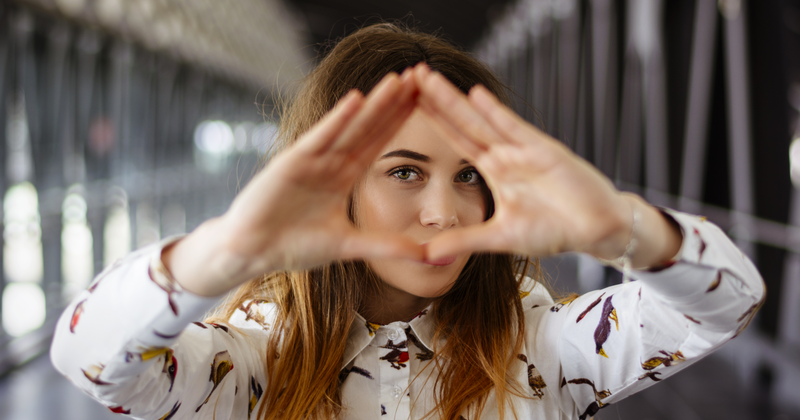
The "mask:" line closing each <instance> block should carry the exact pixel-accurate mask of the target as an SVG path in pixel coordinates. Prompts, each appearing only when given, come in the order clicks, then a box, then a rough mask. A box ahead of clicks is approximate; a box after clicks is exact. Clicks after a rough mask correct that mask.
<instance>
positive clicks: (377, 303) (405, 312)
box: [358, 283, 433, 325]
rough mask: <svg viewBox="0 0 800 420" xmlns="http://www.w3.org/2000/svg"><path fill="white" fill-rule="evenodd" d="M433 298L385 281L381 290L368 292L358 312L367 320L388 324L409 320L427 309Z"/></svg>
mask: <svg viewBox="0 0 800 420" xmlns="http://www.w3.org/2000/svg"><path fill="white" fill-rule="evenodd" d="M432 301H433V299H432V298H423V297H419V296H414V295H412V294H409V293H407V292H404V291H402V290H399V289H396V288H394V287H392V286H389V285H388V284H386V283H384V284H383V287H382V288H381V290H372V291H370V292H368V293H367V295H366V296H365V299H364V301H363V303H362V304H361V307H360V308H359V309H358V313H360V314H361V316H363V317H364V318H365V319H366V320H367V321H369V322H371V323H374V324H380V325H386V324H391V323H392V322H395V321H404V322H405V321H409V320H411V319H412V318H414V316H415V315H417V314H418V313H419V312H420V311H421V310H423V309H425V308H426V307H427V306H428V305H429V304H430V303H431V302H432Z"/></svg>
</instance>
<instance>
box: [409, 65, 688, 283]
mask: <svg viewBox="0 0 800 420" xmlns="http://www.w3.org/2000/svg"><path fill="white" fill-rule="evenodd" d="M414 74H415V78H416V79H417V83H418V85H419V89H420V97H419V98H418V103H419V105H420V106H421V107H422V109H423V110H424V111H425V113H426V115H427V116H428V117H429V118H430V120H431V122H432V123H433V125H434V127H436V128H437V130H439V131H440V134H441V135H442V136H443V137H444V138H445V139H447V140H448V141H449V142H450V143H451V145H452V146H453V147H454V148H456V149H457V150H458V151H460V152H461V153H462V154H463V155H464V156H466V158H467V159H468V160H470V161H471V163H472V164H474V165H475V167H476V168H477V169H478V171H479V172H480V173H481V175H482V176H483V177H484V179H485V181H486V182H487V185H488V187H489V189H490V190H491V192H492V195H493V198H494V204H495V211H494V215H493V216H492V218H491V219H490V220H488V221H487V222H486V223H484V224H481V225H476V226H470V227H467V228H464V229H456V230H452V231H449V232H445V233H442V234H440V235H438V236H437V237H435V238H434V239H433V240H431V242H430V243H429V244H428V249H427V258H429V259H436V258H440V257H443V256H447V255H455V254H460V253H465V252H476V251H501V252H512V253H518V254H523V255H531V256H544V255H551V254H555V253H560V252H567V251H580V252H586V253H589V254H591V255H593V256H595V257H598V258H604V259H613V258H617V257H619V256H621V255H622V254H623V253H624V252H625V248H626V245H627V244H628V242H629V241H630V239H631V232H632V224H633V209H634V207H635V208H636V209H637V211H638V212H639V213H640V214H641V216H642V218H641V221H640V222H638V223H637V226H636V239H637V242H638V244H639V245H638V247H637V251H636V252H635V254H634V255H633V265H634V267H647V266H653V265H656V264H659V263H663V262H666V261H668V260H669V259H670V258H672V257H673V256H675V254H676V253H677V251H678V250H679V249H680V243H681V234H680V231H679V230H678V229H677V228H676V227H674V226H673V225H672V224H671V223H669V222H668V221H667V220H666V219H665V218H664V217H663V215H661V214H660V212H658V211H657V210H656V209H654V208H653V207H651V206H649V205H648V204H647V203H645V202H644V200H642V199H641V198H639V197H637V196H634V195H632V194H623V193H620V192H619V191H617V190H616V188H614V186H613V184H612V183H611V182H610V181H609V180H608V179H607V178H606V177H605V176H603V174H601V173H600V172H599V171H598V170H597V169H595V168H594V167H593V166H592V165H590V164H589V163H588V162H586V161H585V160H583V159H581V158H580V157H578V156H577V155H575V154H574V153H572V152H571V151H570V150H569V149H568V148H567V147H565V146H564V145H563V144H561V143H560V142H558V141H556V140H555V139H553V138H551V137H549V136H548V135H547V134H545V133H543V132H541V131H540V130H538V129H537V128H536V127H534V126H533V125H531V124H529V123H527V122H526V121H524V120H523V119H521V118H520V117H519V116H517V115H516V114H515V113H514V112H513V111H511V110H510V109H508V108H507V107H505V106H503V105H502V104H501V103H500V102H499V101H498V100H497V98H495V97H494V95H492V94H491V93H490V92H489V91H488V90H487V89H486V88H484V87H482V86H476V87H475V88H473V89H472V90H471V91H470V94H469V96H465V95H463V93H461V92H460V91H459V90H458V89H456V88H455V87H454V86H453V85H451V84H450V83H449V82H448V81H447V80H446V79H445V78H444V77H442V76H441V75H439V74H438V73H433V72H431V71H430V70H429V69H428V68H427V66H425V65H419V66H417V68H416V69H415V70H414Z"/></svg>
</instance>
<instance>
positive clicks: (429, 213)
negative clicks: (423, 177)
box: [420, 187, 458, 229]
mask: <svg viewBox="0 0 800 420" xmlns="http://www.w3.org/2000/svg"><path fill="white" fill-rule="evenodd" d="M426 192H427V194H425V196H424V197H423V201H424V202H423V203H422V211H421V212H420V223H422V225H423V226H426V227H427V226H431V227H438V228H439V229H448V228H451V227H453V226H456V225H457V224H458V212H457V201H458V198H457V197H456V196H455V193H454V192H453V191H452V189H451V188H447V187H444V188H441V187H440V188H435V187H434V188H430V187H429V190H428V191H426Z"/></svg>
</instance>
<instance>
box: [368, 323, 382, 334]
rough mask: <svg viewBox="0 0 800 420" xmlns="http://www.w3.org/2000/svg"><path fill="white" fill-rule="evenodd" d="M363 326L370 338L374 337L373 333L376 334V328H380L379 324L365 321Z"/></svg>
mask: <svg viewBox="0 0 800 420" xmlns="http://www.w3.org/2000/svg"><path fill="white" fill-rule="evenodd" d="M365 325H366V327H367V331H368V332H369V336H370V337H372V336H374V335H375V333H376V332H378V328H380V327H381V324H373V323H371V322H369V321H367V323H366V324H365Z"/></svg>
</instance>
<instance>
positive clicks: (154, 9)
mask: <svg viewBox="0 0 800 420" xmlns="http://www.w3.org/2000/svg"><path fill="white" fill-rule="evenodd" d="M16 2H17V3H21V4H24V5H26V6H29V7H31V8H33V9H38V10H40V11H44V12H48V13H49V14H51V15H56V16H59V17H62V18H66V19H67V20H69V21H72V22H74V23H76V24H77V25H78V26H79V27H81V28H82V30H85V31H89V32H96V33H98V34H109V35H111V36H112V38H117V39H122V40H126V41H130V42H132V43H134V44H137V45H140V46H142V47H144V48H146V49H148V50H153V51H163V52H165V53H167V54H169V55H172V56H175V57H176V58H178V59H179V60H183V61H186V62H189V63H193V64H195V65H199V66H200V67H202V68H206V69H207V70H210V71H212V72H215V73H219V74H221V75H222V76H224V77H225V78H227V79H229V80H231V81H236V82H240V83H245V84H249V85H254V86H257V87H259V88H260V87H268V88H274V87H275V86H282V85H284V84H285V83H287V82H289V81H291V80H295V79H297V78H299V77H300V76H301V75H302V73H303V70H304V68H305V67H307V66H308V65H309V64H310V58H311V52H309V51H307V49H304V46H305V45H306V39H307V38H306V34H305V31H304V25H303V24H302V22H298V21H296V19H295V17H294V14H293V13H290V12H289V11H288V10H287V8H286V6H285V4H284V3H283V2H282V1H281V0H235V1H220V0H16ZM28 21H30V19H28ZM31 24H36V22H34V21H31ZM23 26H25V25H23ZM28 26H30V25H28Z"/></svg>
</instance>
